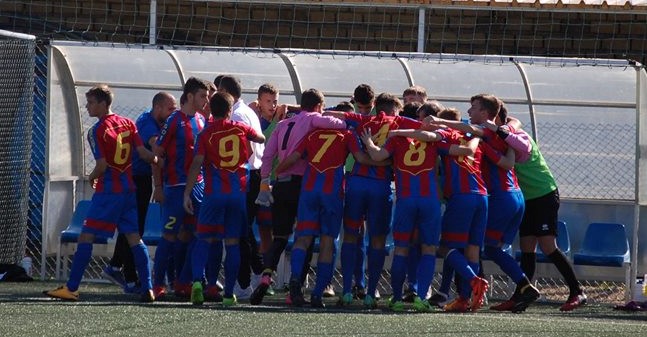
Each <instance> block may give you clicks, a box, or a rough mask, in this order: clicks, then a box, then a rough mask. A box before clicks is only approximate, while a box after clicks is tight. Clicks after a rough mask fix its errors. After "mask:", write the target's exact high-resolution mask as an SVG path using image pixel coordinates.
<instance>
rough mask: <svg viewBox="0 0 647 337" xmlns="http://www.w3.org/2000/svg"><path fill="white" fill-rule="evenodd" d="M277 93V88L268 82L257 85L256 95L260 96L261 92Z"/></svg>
mask: <svg viewBox="0 0 647 337" xmlns="http://www.w3.org/2000/svg"><path fill="white" fill-rule="evenodd" d="M278 93H279V89H278V88H276V87H275V86H274V85H272V84H270V83H265V84H262V85H261V86H260V87H258V97H261V94H270V95H276V94H278Z"/></svg>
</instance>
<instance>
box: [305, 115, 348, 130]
mask: <svg viewBox="0 0 647 337" xmlns="http://www.w3.org/2000/svg"><path fill="white" fill-rule="evenodd" d="M312 126H314V127H315V128H317V129H335V130H340V129H345V128H346V122H345V121H344V120H341V119H338V118H334V117H331V116H321V115H315V116H314V117H313V118H312Z"/></svg>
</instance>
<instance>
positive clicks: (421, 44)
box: [418, 7, 425, 53]
mask: <svg viewBox="0 0 647 337" xmlns="http://www.w3.org/2000/svg"><path fill="white" fill-rule="evenodd" d="M418 52H419V53H424V52H425V8H424V7H420V9H418Z"/></svg>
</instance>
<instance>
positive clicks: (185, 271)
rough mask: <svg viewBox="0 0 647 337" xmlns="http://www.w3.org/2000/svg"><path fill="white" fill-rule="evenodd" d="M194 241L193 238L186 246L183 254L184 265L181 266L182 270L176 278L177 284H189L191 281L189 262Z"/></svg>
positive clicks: (190, 265)
mask: <svg viewBox="0 0 647 337" xmlns="http://www.w3.org/2000/svg"><path fill="white" fill-rule="evenodd" d="M196 241H197V239H195V238H193V239H191V241H189V243H188V244H187V245H186V251H185V252H184V263H183V264H182V270H181V271H180V274H179V275H178V277H177V280H178V282H179V283H183V284H187V283H191V281H192V280H193V267H192V263H191V261H192V257H193V256H192V255H193V254H192V252H193V247H195V242H196Z"/></svg>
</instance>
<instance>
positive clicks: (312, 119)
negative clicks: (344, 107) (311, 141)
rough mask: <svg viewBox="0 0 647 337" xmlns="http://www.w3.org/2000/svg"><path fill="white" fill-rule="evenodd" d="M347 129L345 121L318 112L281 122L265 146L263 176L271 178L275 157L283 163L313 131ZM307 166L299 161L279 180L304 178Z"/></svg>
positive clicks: (303, 113) (305, 112)
mask: <svg viewBox="0 0 647 337" xmlns="http://www.w3.org/2000/svg"><path fill="white" fill-rule="evenodd" d="M345 128H346V123H345V122H344V121H342V120H339V119H337V118H334V117H329V116H322V115H321V114H320V113H318V112H307V111H301V112H300V113H299V114H297V115H295V116H294V117H291V118H288V119H284V120H282V121H280V122H279V123H278V124H277V125H276V129H275V130H274V132H272V135H271V136H270V139H269V140H268V141H267V144H265V152H264V153H263V165H262V166H261V176H262V177H269V176H270V171H271V170H272V162H273V159H274V157H275V156H278V158H279V162H281V161H283V159H285V157H287V156H288V155H289V154H291V153H292V152H294V150H295V149H296V148H297V146H298V145H299V143H301V140H302V139H303V138H304V137H305V136H306V135H307V134H308V133H310V132H311V131H312V130H314V129H345ZM306 165H307V163H306V161H305V160H303V159H299V161H297V162H296V163H295V164H294V165H292V167H290V168H289V169H287V170H285V171H284V172H282V173H281V174H280V175H279V178H281V177H287V176H290V175H299V176H303V173H304V172H305V170H306Z"/></svg>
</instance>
